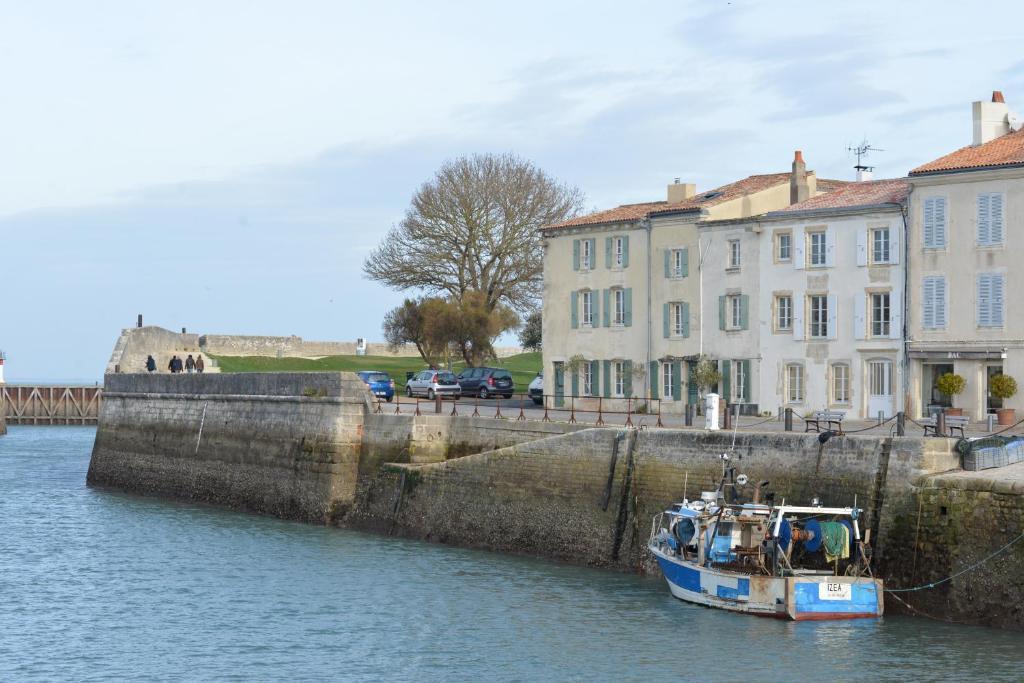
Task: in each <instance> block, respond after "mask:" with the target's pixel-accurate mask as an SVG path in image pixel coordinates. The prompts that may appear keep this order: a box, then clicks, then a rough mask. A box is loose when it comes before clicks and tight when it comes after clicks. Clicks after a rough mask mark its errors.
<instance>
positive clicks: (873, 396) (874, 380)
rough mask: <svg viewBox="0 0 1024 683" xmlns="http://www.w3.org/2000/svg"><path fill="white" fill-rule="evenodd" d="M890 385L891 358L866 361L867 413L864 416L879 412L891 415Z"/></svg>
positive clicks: (891, 383)
mask: <svg viewBox="0 0 1024 683" xmlns="http://www.w3.org/2000/svg"><path fill="white" fill-rule="evenodd" d="M892 385H893V381H892V361H891V360H873V361H870V362H868V414H867V415H866V416H865V417H875V416H876V415H878V414H879V413H883V414H884V415H885V417H891V416H892V414H893V395H892Z"/></svg>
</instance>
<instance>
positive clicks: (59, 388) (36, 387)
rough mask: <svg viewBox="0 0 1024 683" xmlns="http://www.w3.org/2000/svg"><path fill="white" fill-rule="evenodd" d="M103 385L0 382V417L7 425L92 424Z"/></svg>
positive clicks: (98, 409)
mask: <svg viewBox="0 0 1024 683" xmlns="http://www.w3.org/2000/svg"><path fill="white" fill-rule="evenodd" d="M102 400H103V387H102V386H99V385H94V386H67V385H55V384H54V385H51V384H32V385H29V384H0V421H2V420H3V418H6V421H7V424H8V425H94V424H96V423H97V422H98V421H99V416H100V404H101V403H102Z"/></svg>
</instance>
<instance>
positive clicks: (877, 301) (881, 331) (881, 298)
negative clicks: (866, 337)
mask: <svg viewBox="0 0 1024 683" xmlns="http://www.w3.org/2000/svg"><path fill="white" fill-rule="evenodd" d="M890 301H891V299H890V296H889V293H888V292H884V293H878V294H872V295H871V336H872V337H888V336H889V333H890V331H891V329H892V311H891V308H890Z"/></svg>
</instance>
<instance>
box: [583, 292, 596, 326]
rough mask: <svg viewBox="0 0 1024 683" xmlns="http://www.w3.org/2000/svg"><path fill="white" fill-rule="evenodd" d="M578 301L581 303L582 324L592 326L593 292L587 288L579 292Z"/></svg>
mask: <svg viewBox="0 0 1024 683" xmlns="http://www.w3.org/2000/svg"><path fill="white" fill-rule="evenodd" d="M580 301H581V302H582V304H583V325H584V326H585V327H593V325H594V293H593V292H591V291H590V290H589V289H585V290H583V291H582V292H580Z"/></svg>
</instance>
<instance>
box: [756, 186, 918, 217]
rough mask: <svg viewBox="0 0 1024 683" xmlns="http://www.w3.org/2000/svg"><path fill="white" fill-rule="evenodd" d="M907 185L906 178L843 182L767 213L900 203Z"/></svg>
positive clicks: (904, 199)
mask: <svg viewBox="0 0 1024 683" xmlns="http://www.w3.org/2000/svg"><path fill="white" fill-rule="evenodd" d="M819 187H820V183H819ZM909 187H910V183H909V182H907V179H906V178H893V179H890V180H869V181H865V182H860V183H843V184H842V185H840V186H839V187H838V188H836V189H834V190H832V191H827V192H826V193H825V194H819V195H817V196H816V197H811V198H810V199H805V200H804V201H802V202H799V203H798V204H793V205H792V206H789V207H786V208H785V209H780V210H779V211H772V212H771V213H770V214H769V215H770V216H774V215H778V214H786V213H792V212H794V211H820V210H827V209H848V208H854V207H857V206H877V205H879V204H902V203H903V202H904V201H906V199H907V191H908V189H909Z"/></svg>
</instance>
